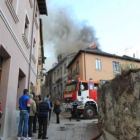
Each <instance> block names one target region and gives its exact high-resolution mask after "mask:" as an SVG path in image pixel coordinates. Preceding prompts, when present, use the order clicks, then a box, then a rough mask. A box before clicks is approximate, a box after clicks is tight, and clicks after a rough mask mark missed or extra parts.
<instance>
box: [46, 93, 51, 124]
mask: <svg viewBox="0 0 140 140" xmlns="http://www.w3.org/2000/svg"><path fill="white" fill-rule="evenodd" d="M50 97H51V96H50V94H48V95H47V99H46V103H48V105H49V111H50V110H51V103H50ZM49 117H50V112H48V125H49Z"/></svg>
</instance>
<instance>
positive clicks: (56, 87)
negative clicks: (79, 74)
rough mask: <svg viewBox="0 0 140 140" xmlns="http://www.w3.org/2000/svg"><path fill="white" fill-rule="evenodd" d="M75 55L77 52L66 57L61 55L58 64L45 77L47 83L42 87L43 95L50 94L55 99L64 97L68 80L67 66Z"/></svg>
mask: <svg viewBox="0 0 140 140" xmlns="http://www.w3.org/2000/svg"><path fill="white" fill-rule="evenodd" d="M74 56H75V53H74V54H71V55H68V56H67V57H65V58H63V56H61V55H59V57H58V64H57V65H56V66H55V67H54V68H52V69H51V70H49V71H48V72H47V73H48V74H47V76H46V79H45V84H44V86H43V88H42V95H43V96H46V95H47V94H50V95H51V97H52V98H53V99H56V98H59V99H62V96H63V94H62V92H63V90H64V88H65V84H66V82H67V80H68V72H67V68H66V67H67V66H68V64H69V63H70V61H71V60H72V59H73V57H74Z"/></svg>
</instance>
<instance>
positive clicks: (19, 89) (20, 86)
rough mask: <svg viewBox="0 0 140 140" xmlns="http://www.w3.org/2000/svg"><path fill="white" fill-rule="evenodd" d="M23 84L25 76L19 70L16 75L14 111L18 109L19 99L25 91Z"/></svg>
mask: <svg viewBox="0 0 140 140" xmlns="http://www.w3.org/2000/svg"><path fill="white" fill-rule="evenodd" d="M25 83H26V75H25V74H24V72H23V71H22V70H21V69H19V75H18V85H17V104H16V109H17V110H18V109H19V102H18V101H19V98H20V96H22V95H23V90H24V89H25Z"/></svg>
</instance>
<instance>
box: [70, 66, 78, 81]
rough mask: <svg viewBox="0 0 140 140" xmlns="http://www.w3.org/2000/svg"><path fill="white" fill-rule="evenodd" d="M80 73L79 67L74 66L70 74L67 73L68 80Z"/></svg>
mask: <svg viewBox="0 0 140 140" xmlns="http://www.w3.org/2000/svg"><path fill="white" fill-rule="evenodd" d="M79 75H80V68H76V69H74V70H73V71H72V73H71V74H69V75H68V80H72V79H73V78H75V77H77V76H79Z"/></svg>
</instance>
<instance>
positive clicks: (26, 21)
mask: <svg viewBox="0 0 140 140" xmlns="http://www.w3.org/2000/svg"><path fill="white" fill-rule="evenodd" d="M28 34H29V19H28V17H27V15H26V17H25V25H24V35H25V36H26V37H27V38H28Z"/></svg>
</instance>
